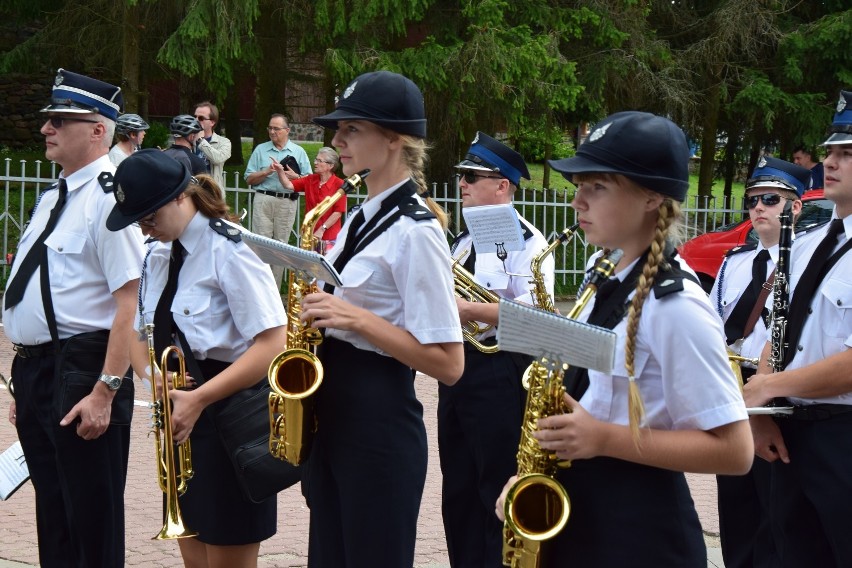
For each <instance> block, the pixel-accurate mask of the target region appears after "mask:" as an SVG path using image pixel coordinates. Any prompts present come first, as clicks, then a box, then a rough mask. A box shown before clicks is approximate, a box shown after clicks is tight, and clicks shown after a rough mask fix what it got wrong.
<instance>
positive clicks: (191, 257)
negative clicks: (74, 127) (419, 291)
mask: <svg viewBox="0 0 852 568" xmlns="http://www.w3.org/2000/svg"><path fill="white" fill-rule="evenodd" d="M115 182H116V188H117V189H116V191H115V193H116V202H117V204H116V206H115V208H114V209H113V211H112V213H111V214H110V217H109V218H108V220H107V228H109V229H110V230H113V231H114V230H118V229H120V228H122V227H125V226H127V225H129V224H130V223H134V222H135V223H138V224H139V226H140V227H141V228H142V232H143V233H144V234H145V235H146V236H148V237H150V238H152V239H156V240H157V241H159V242H157V243H154V244H153V245H152V246H151V248H150V249H149V252H148V256H147V257H146V259H145V263H144V265H143V272H142V279H141V281H140V291H139V311H138V313H137V321H138V328H137V329H136V330H135V331H136V332H144V325H145V324H148V323H154V324H155V327H154V341H155V345H156V352H157V354H158V355H159V353H162V351H163V349H164V348H165V347H166V346H167V345H171V344H172V343H173V342H177V339H175V337H177V338H179V339H180V343H179V345H180V347H181V348H182V349H183V351H184V353H185V355H186V356H187V358H189V357H190V356H192V357H194V358H195V359H196V360H197V362H198V367H199V368H200V370H201V373H202V374H203V377H197V376H194V377H192V378H193V379H194V381H195V382H196V383H197V384H198V385H199V386H197V388H194V389H192V390H188V391H177V390H173V391H171V399H172V402H173V405H174V408H173V410H172V424H173V434H174V439H175V441H176V442H182V441H184V440H187V439H189V440H190V442H191V446H192V459H193V469H194V470H195V475H194V476H193V478H192V479H191V480H190V481H189V482H188V485H187V490H186V493H184V494H183V495H182V496H181V497H180V508H181V512H182V515H183V518H184V521H185V523H186V525H187V527H189V528H190V529H192V530H194V531H196V532H198V536H197V537H195V538H182V539H180V540H179V544H180V550H181V555H182V556H183V559H184V564H185V565H186V566H193V567H195V566H198V567H206V566H256V565H257V555H258V550H259V548H260V542H261V541H262V540H265V539H267V538H269V537H271V536H272V535H273V534H275V531H276V524H277V518H276V515H277V508H276V500H275V499H274V498H271V499H268V500H266V501H264V502H262V503H259V504H256V503H252V502H250V501H249V500H248V499H247V498H246V497H245V496H244V495H243V494H242V492H241V491H240V489H239V485H238V483H237V480H236V478H235V474H234V471H233V468H232V465H231V462H230V460H229V458H228V455H227V454H226V453H225V450H224V449H223V447H222V445H221V443H220V441H219V437H218V436H217V435H216V432H215V430H214V428H213V424H212V422H211V420H210V418H209V417H208V414H207V413H206V412H203V411H204V410H205V408H207V407H209V406H210V405H212V404H214V403H217V402H218V401H222V400H225V399H227V397H229V396H231V395H233V394H235V393H237V392H239V391H241V390H243V389H247V388H250V387H253V386H255V385H257V384H258V383H259V382H260V381H265V380H266V379H265V375H266V371H267V369H268V366H269V362H270V361H271V360H272V359H273V358H274V357H275V355H276V354H278V353H279V352H280V351H281V350H282V348H283V347H284V346H285V345H286V341H287V334H286V329H285V325H286V321H287V320H286V315H285V313H284V308H283V306H282V304H281V298H280V296H279V294H278V289H277V287H276V286H275V282H274V280H273V278H272V273H271V271H270V270H269V266H268V265H266V264H264V263H263V262H261V261H260V259H259V258H258V257H257V255H255V254H254V252H252V251H251V250H250V249H249V248H248V246H247V245H246V244H245V243H243V242H242V241H241V240H240V236H239V232H238V231H236V230H234V229H230V230H229V228H228V227H227V225H225V224H224V223H222V222H221V221H219V219H220V218H223V217H228V216H229V215H228V206H227V205H226V204H225V202H224V200H223V199H222V197H221V195H222V194H221V191H220V189H219V187H218V186H217V185H216V183H215V182H214V181H213V179H212V178H210V177H209V176H200V177H199V178H198V179H196V178H193V177H190V174H189V171H188V170H187V169H186V167H185V166H184V165H183V164H181V163H179V162H177V161H176V160H174V159H172V158H170V157H169V156H166V155H165V154H164V153H162V152H160V151H159V150H140V151H139V152H136V153H134V154H133V155H132V156H130V157H129V158H127V159H126V160H125V161H123V162H122V163H121V165H120V166H119V167H118V171H117V172H116V175H115ZM178 276H179V278H178ZM175 278H176V279H177V282H176V284H174V279H175ZM173 284H174V285H173ZM173 332H174V333H173ZM133 335H134V337H135V336H136V333H134V334H133ZM190 349H191V353H190V351H189V350H190ZM131 354H132V362H133V367H134V370H135V371H136V373H137V374H138V375H139V376H142V377H149V376H150V374H151V370H150V368H149V363H148V351H147V345H146V342H145V340H144V339H142V340H140V341H136V342H133V344H132V345H131Z"/></svg>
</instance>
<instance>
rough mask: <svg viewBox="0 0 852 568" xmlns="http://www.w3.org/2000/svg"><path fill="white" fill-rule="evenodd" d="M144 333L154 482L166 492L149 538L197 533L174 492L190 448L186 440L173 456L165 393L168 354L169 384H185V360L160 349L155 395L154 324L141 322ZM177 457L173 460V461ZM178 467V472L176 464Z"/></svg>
mask: <svg viewBox="0 0 852 568" xmlns="http://www.w3.org/2000/svg"><path fill="white" fill-rule="evenodd" d="M145 333H146V335H147V336H148V362H149V365H150V366H151V379H152V380H151V397H152V399H153V402H152V404H151V409H152V415H151V420H152V426H153V429H154V444H155V447H156V455H157V482H158V484H159V485H160V490H161V491H162V492H163V493H165V494H166V503H165V515H164V516H165V524H164V525H163V529H162V530H161V531H160V532H159V533H158V534H157V536H155V537H153V538H152V539H151V540H166V539H173V538H188V537H193V536H198V533H197V532H195V531H193V530H191V529H190V528H189V527H187V526H186V525H185V524H184V522H183V518H182V517H181V514H180V504H179V503H178V496H179V495H183V493H184V492H185V491H186V487H187V483H188V482H189V480H190V479H191V478H192V475H193V471H192V450H191V448H190V445H189V440H187V441H186V442H183V443H181V444H177V446H178V456H177V460H176V459H175V442H174V434H173V433H172V401H171V398H170V397H169V387H168V384H167V383H166V373H167V372H168V371H167V370H166V369H167V368H168V367H167V364H168V360H169V355H171V354H172V353H175V354H176V355H177V359H178V365H179V367H178V368H179V371H178V372H177V373H175V375H174V377H173V379H172V388H182V387H184V386H186V362H185V360H184V357H183V353H181V350H180V349H178V348H177V347H175V346H174V345H170V346H169V347H167V348H166V349H164V350H163V354H162V356H161V358H160V367H159V368H160V369H162V372H161V374H160V376H161V377H162V379H163V397H162V398H157V387H156V383H155V381H156V372H157V360H156V351H155V350H154V324H146V325H145ZM161 429H162V431H163V433H162V434H160V430H161ZM176 461H177V463H175V462H176ZM178 467H179V468H180V471H179V472H178V471H177V469H176V468H178Z"/></svg>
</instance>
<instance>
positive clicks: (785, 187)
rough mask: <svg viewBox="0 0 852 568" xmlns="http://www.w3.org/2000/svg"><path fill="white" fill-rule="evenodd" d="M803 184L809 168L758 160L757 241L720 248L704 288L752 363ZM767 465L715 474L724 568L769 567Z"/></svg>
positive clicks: (750, 187)
mask: <svg viewBox="0 0 852 568" xmlns="http://www.w3.org/2000/svg"><path fill="white" fill-rule="evenodd" d="M809 184H810V170H808V169H806V168H803V167H800V166H797V165H795V164H791V163H790V162H785V161H784V160H779V159H778V158H761V159H760V161H759V162H758V164H757V167H756V168H755V170H754V172H753V173H752V175H751V178H749V180H748V181H747V182H746V194H745V204H746V207H747V208H748V215H749V218H750V219H751V222H752V225H753V226H754V230H755V231H756V232H757V236H758V239H759V241H758V242H757V243H756V244H751V245H743V246H741V247H736V248H733V249H731V250H730V251H728V254H727V255H726V258H725V261H724V263H723V264H722V268H721V269H720V270H719V276H718V277H717V279H716V283H715V284H714V285H713V289H712V290H711V291H710V300H711V301H712V302H713V305H714V306H715V307H716V311H717V312H718V313H719V315H720V316H721V317H722V320H723V321H724V322H725V339H726V342H727V344H728V346H729V348H730V349H731V350H732V351H733V352H734V353H735V354H737V355H740V356H742V357H745V358H748V359H757V358H759V357H760V353H761V351H763V347H764V345H766V342H767V340H768V338H769V332H768V330H767V322H768V317H769V309H768V308H767V305H771V304H772V294H770V291H769V289H770V288H771V287H772V285H771V280H772V279H774V277H775V265H776V261H777V260H778V256H779V246H778V244H779V236H780V234H781V230H782V226H781V219H780V214H781V212H782V211H783V209H784V206H785V204H786V203H787V202H788V201H789V202H791V203H792V209H791V211H792V214H793V218H794V219H795V218H796V217H797V216H798V214H799V213H800V212H801V210H802V201H801V199H800V197H801V195H802V193H804V191H805V190H806V189H807V188H808V185H809ZM788 268H789V267H788ZM754 373H755V368H754V367H753V366H751V365H749V366H745V364H744V365H743V366H742V377H743V379H748V378H750V377H751V376H752V375H754ZM769 467H770V466H769V463H768V462H766V461H764V460H754V465H753V466H752V470H751V471H750V472H749V473H748V474H746V475H742V476H737V475H719V476H717V477H716V481H717V484H718V488H719V491H718V496H719V529H720V536H721V539H722V556H723V557H724V559H725V566H726V567H728V568H735V567H746V566H755V567H761V566H771V565H772V562H773V557H774V549H773V546H772V535H771V532H770V528H769V517H768V514H767V513H768V505H769V503H768V500H769V479H770V476H769Z"/></svg>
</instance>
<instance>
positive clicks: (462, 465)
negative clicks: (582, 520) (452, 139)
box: [438, 132, 554, 567]
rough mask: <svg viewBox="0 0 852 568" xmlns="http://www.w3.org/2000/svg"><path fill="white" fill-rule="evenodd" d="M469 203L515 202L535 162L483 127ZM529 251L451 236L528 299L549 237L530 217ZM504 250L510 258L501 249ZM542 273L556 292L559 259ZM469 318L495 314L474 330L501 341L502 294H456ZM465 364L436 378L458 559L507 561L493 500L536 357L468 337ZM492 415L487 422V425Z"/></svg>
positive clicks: (496, 287)
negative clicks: (496, 248) (485, 247)
mask: <svg viewBox="0 0 852 568" xmlns="http://www.w3.org/2000/svg"><path fill="white" fill-rule="evenodd" d="M456 169H457V170H458V175H459V185H460V187H461V194H462V205H463V207H477V206H482V205H499V204H509V203H511V202H512V197H513V196H514V193H515V191H517V189H518V185H519V183H520V179H521V177H524V178H526V179H529V171H528V170H527V166H526V163H525V162H524V159H523V158H522V157H521V155H520V154H519V153H517V152H515V151H514V150H512V149H511V148H509V147H508V146H506V145H505V144H502V143H501V142H498V141H497V140H495V139H494V138H491V137H490V136H487V135H486V134H484V133H482V132H477V134H476V137H475V138H474V140H473V143H472V144H471V146H470V149H469V150H468V153H467V155H466V156H465V159H464V160H462V161H461V162H460V163H459V164H458V165H457V166H456ZM518 220H519V222H520V223H521V227H522V229H523V231H524V237H525V246H524V250H522V251H512V252H508V253H506V254H505V255H503V254H500V255H498V254H497V253H481V254H477V252H476V250H475V249H474V247H473V242H472V239H471V237H470V235H469V234H468V233H467V231H463V232H462V233H461V234H460V235H459V236H458V237H457V238H456V239H455V241H454V242H453V246H452V249H453V256H454V257H455V258H457V259H459V262H460V263H463V265H464V267H465V269H466V270H467V271H468V272H470V273H472V274H473V275H474V279H475V281H476V283H477V284H478V285H480V286H482V288H484V289H487V290H490V291H491V292H493V293H494V294H495V295H496V296H498V297H501V298H508V299H512V300H517V301H520V302H524V303H527V304H535V303H536V302H535V301H534V299H533V298H532V296H531V294H530V289H531V287H532V285H531V283H530V280H531V275H532V269H531V264H532V261H533V259H534V258H535V257H536V256H537V255H538V254H539V253H540V252H541V251H542V250H544V249H545V248H546V247H547V241H546V239H545V238H544V236H543V235H542V234H541V233H540V232H539V231H538V230H537V229H536V228H535V227H533V226H532V225H531V224H530V223H528V222H527V221H526V220H525V219H524V218H523V217H521V216H520V215H518ZM501 257H504V258H501ZM540 272H541V275H540V278H541V279H542V280H543V282H544V287H545V288H546V290H547V292H548V294H549V295H550V296H551V297H552V295H553V279H554V261H553V257H552V255H548V256H547V257H546V258H545V259H544V260H543V261H542V262H541V269H540ZM456 301H457V304H458V309H459V317H460V319H461V322H462V325H465V324H467V323H468V322H480V326H481V327H485V326H484V325H481V324H488V325H489V326H490V327H487V328H486V330H485V331H483V332H481V333H479V334H478V335H476V339H477V340H478V341H479V342H480V343H482V344H484V346H485V347H486V348H488V350H489V351H490V348H492V347H493V346H495V345H496V337H495V336H496V330H495V329H493V326H494V325H496V324H497V310H498V304H497V303H495V302H488V303H484V302H474V301H468V300H467V299H463V298H458V299H457V300H456ZM464 345H465V368H464V374H463V375H462V378H461V379H460V380H459V382H458V383H457V384H456V385H454V386H452V387H449V386H446V385H443V384H441V385H439V391H438V392H439V396H438V443H439V453H440V457H441V472H442V473H443V488H442V501H443V502H442V513H443V518H444V532H445V534H446V537H447V550H448V553H449V557H450V564H451V566H494V567H497V566H501V565H502V560H501V551H502V539H503V537H502V529H503V523H502V522H499V521H498V520H497V519H496V518H495V517H494V515H493V509H494V501H495V499H496V498H497V496H498V495H499V494H500V489H501V488H502V486H503V483H504V482H505V480H506V478H507V477H509V476H510V475H512V474H514V473H515V470H516V463H515V456H516V453H517V450H518V443H519V437H520V432H521V418H522V416H523V411H524V403H525V401H526V392H525V391H524V389H523V387H522V385H521V378H522V376H523V373H524V370H525V369H526V368H527V366H528V365H529V364H530V363H531V361H532V359H531V358H530V357H527V356H525V355H520V354H517V353H508V352H504V351H496V352H489V353H485V352H483V351H481V350H480V349H479V348H477V347H476V346H474V345H472V344H471V343H470V342H465V344H464ZM484 425H487V428H486V427H484Z"/></svg>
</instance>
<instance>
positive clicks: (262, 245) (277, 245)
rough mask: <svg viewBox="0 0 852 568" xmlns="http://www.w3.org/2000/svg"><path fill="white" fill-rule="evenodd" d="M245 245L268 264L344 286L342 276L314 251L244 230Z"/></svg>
mask: <svg viewBox="0 0 852 568" xmlns="http://www.w3.org/2000/svg"><path fill="white" fill-rule="evenodd" d="M242 233H243V234H242V236H243V240H244V241H245V243H246V244H247V245H248V246H249V248H251V250H253V251H254V253H255V254H256V255H257V256H258V257H259V258H260V260H262V261H263V262H265V263H267V264H274V265H277V266H286V267H287V268H290V269H291V270H301V271H302V272H305V273H306V274H310V275H311V276H313V277H314V278H316V279H317V280H322V281H323V282H330V283H331V284H334V285H335V286H338V287H339V286H343V280H341V278H340V274H338V273H337V270H335V269H334V266H332V265H331V263H329V262H328V261H327V260H326V259H325V257H324V256H323V255H321V254H319V253H318V252H314V251H312V250H303V249H300V248H299V247H294V246H292V245H288V244H287V243H282V242H280V241H276V240H275V239H270V238H269V237H264V236H261V235H258V234H257V233H252V232H251V231H248V230H246V229H242Z"/></svg>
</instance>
